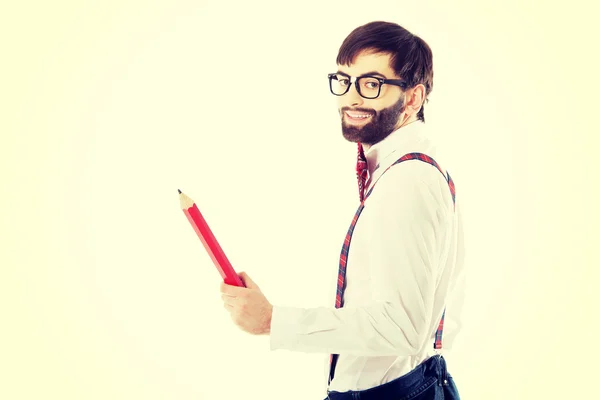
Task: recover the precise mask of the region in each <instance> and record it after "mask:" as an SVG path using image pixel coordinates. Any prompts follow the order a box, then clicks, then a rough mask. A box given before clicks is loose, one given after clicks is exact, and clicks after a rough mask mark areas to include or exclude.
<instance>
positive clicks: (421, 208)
mask: <svg viewBox="0 0 600 400" xmlns="http://www.w3.org/2000/svg"><path fill="white" fill-rule="evenodd" d="M412 152H421V153H424V154H426V155H428V156H430V157H432V158H433V159H434V160H435V161H437V162H438V164H439V165H440V167H441V168H442V171H444V172H445V169H444V168H446V166H445V164H444V162H443V160H439V159H438V158H437V154H436V148H435V146H434V145H433V144H432V142H431V140H430V139H428V138H427V136H426V134H425V124H424V123H422V122H420V121H416V122H413V123H411V124H409V125H406V126H404V127H402V128H400V129H398V130H396V131H395V132H393V133H392V134H390V135H389V136H388V137H386V138H385V139H384V140H382V141H381V142H379V143H377V144H375V145H373V146H371V148H369V149H368V150H367V151H366V152H365V156H366V158H367V163H368V169H369V178H368V180H367V189H366V191H365V194H366V193H368V190H369V189H370V187H371V186H372V185H373V183H374V182H376V186H375V188H374V189H373V192H372V193H371V195H370V197H369V198H368V199H367V200H366V202H365V207H364V209H363V211H362V214H361V216H360V217H359V219H358V223H357V224H356V227H355V229H354V233H353V235H352V240H351V243H350V249H349V253H348V262H347V267H346V289H345V292H344V305H343V307H342V308H339V309H336V308H335V307H334V301H333V300H332V305H331V306H330V307H318V308H308V309H307V308H296V307H280V306H274V307H273V315H272V320H271V334H270V347H271V350H276V349H287V350H292V351H301V352H311V353H312V352H320V353H325V354H327V360H326V362H327V365H329V354H339V358H338V361H337V366H336V369H335V376H334V379H333V380H332V381H331V384H330V386H329V390H331V391H339V392H345V391H348V390H365V389H369V388H372V387H375V386H379V385H381V384H384V383H386V382H389V381H391V380H393V379H396V378H398V377H400V376H402V375H405V374H407V373H408V372H410V371H411V370H412V369H414V368H415V367H417V366H418V365H419V364H421V363H422V362H424V361H425V360H427V359H428V358H429V357H431V356H432V355H435V354H436V350H434V348H433V343H434V340H435V332H436V330H437V328H438V324H439V322H440V319H441V317H442V313H443V311H444V307H446V315H445V319H444V330H443V336H442V343H443V348H444V349H449V348H451V347H452V343H453V342H454V338H455V337H456V334H457V333H458V331H459V329H460V314H461V309H462V304H463V296H464V284H465V273H464V250H463V232H462V219H461V215H460V182H455V184H456V208H455V207H454V204H453V202H452V196H451V193H450V188H449V186H448V183H447V181H446V179H445V178H444V176H443V175H442V174H441V173H440V171H439V170H438V169H437V168H436V167H434V166H433V165H431V164H428V163H425V162H422V161H419V160H409V161H404V162H402V163H400V164H398V165H395V166H393V167H391V168H390V169H389V170H388V171H387V172H386V173H385V175H383V177H382V178H381V179H379V178H380V177H381V175H382V173H383V172H384V171H385V170H386V169H387V167H388V166H390V165H391V164H393V163H394V162H395V161H396V160H397V159H398V158H400V157H401V156H403V155H404V154H406V153H412ZM378 164H379V167H378V168H377V169H376V170H375V168H376V166H377V165H378ZM449 169H451V168H449ZM450 176H452V173H450ZM378 179H379V180H378ZM357 201H358V195H357ZM351 220H352V216H351V215H349V216H348V227H349V226H350V222H351ZM343 239H344V238H343V237H340V248H341V244H342V241H343ZM331 268H335V269H336V271H337V268H338V266H337V265H336V266H331ZM334 289H335V288H332V290H334ZM327 373H328V368H327Z"/></svg>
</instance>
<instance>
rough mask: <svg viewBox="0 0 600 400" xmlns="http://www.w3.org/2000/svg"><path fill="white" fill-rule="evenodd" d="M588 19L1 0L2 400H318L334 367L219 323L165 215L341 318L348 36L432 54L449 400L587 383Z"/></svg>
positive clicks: (570, 8)
mask: <svg viewBox="0 0 600 400" xmlns="http://www.w3.org/2000/svg"><path fill="white" fill-rule="evenodd" d="M590 7H591V6H588V5H586V4H584V2H576V1H575V2H569V3H563V2H542V1H531V0H529V1H505V2H501V3H500V2H483V1H458V2H453V3H452V4H449V3H448V2H442V1H419V2H416V1H370V2H358V1H346V2H323V1H320V2H297V3H293V4H290V3H286V2H275V1H273V2H266V1H262V2H256V1H255V2H243V1H238V2H221V3H219V4H216V3H215V2H211V3H209V2H198V1H171V2H141V1H134V0H128V1H108V2H97V3H94V4H89V3H86V4H83V3H80V2H68V1H61V2H52V3H50V2H19V3H18V5H2V11H1V12H0V15H2V17H1V19H2V23H1V24H0V37H2V39H1V40H2V41H1V42H0V43H1V44H2V49H3V51H2V58H3V60H2V63H1V64H2V66H0V68H2V73H1V74H0V76H1V77H0V83H1V87H2V88H3V89H1V90H0V92H1V93H2V95H1V103H0V105H1V109H0V110H1V111H0V112H1V118H0V120H1V121H2V125H3V127H2V130H1V138H2V145H1V146H0V152H2V154H1V155H2V158H1V161H0V162H1V163H2V171H1V176H2V197H1V201H2V210H3V211H2V221H1V222H2V225H1V226H2V231H1V233H2V238H1V239H2V241H1V243H2V245H1V246H2V247H1V252H0V254H1V257H2V263H1V274H2V276H1V277H0V282H1V284H2V290H1V291H0V299H1V302H0V304H1V305H0V311H1V312H2V314H1V317H2V318H1V319H0V324H1V325H2V328H1V329H0V337H1V341H0V392H1V393H2V394H1V396H0V397H2V398H5V399H50V398H52V399H54V398H56V399H59V398H60V399H149V400H150V399H211V398H217V397H218V398H225V399H229V398H231V399H233V398H261V399H321V398H322V397H323V393H324V386H323V385H324V371H323V360H324V358H325V357H327V355H325V354H323V355H315V354H302V353H292V352H286V351H280V352H270V351H269V343H268V338H267V337H253V336H250V335H247V334H245V333H243V332H241V331H240V330H238V329H237V328H236V327H235V326H234V325H233V323H232V322H231V321H230V320H229V316H228V314H227V313H226V311H225V310H224V309H223V307H222V303H221V299H220V296H219V281H220V279H219V276H218V274H217V272H216V271H215V269H214V267H213V265H212V264H211V262H210V259H209V258H208V256H207V255H206V254H205V252H204V250H203V248H202V247H201V244H200V242H199V241H198V238H197V237H195V235H194V233H193V231H192V230H191V228H190V226H189V224H188V222H187V221H186V219H185V217H184V215H183V213H182V212H181V210H180V209H179V203H178V197H177V191H176V190H177V189H178V188H181V189H182V190H183V191H185V192H186V193H187V194H188V195H190V196H191V197H192V198H194V199H195V200H196V202H197V203H198V206H199V207H200V209H201V211H202V212H203V214H204V216H205V217H206V219H207V220H208V222H209V223H210V225H211V227H212V229H213V232H214V233H215V235H216V236H217V238H218V239H219V241H220V243H221V244H222V245H223V247H224V249H225V251H226V252H227V254H228V256H229V259H230V260H231V262H232V263H233V264H234V266H235V267H236V268H237V270H238V271H246V272H248V273H249V274H250V276H251V277H252V278H253V279H254V280H255V281H256V282H257V283H258V284H259V285H260V286H261V288H262V289H263V291H264V292H265V294H266V296H267V298H268V299H269V300H270V301H271V302H273V303H275V304H281V305H294V306H299V307H316V306H323V305H326V306H327V305H333V292H334V290H335V274H336V272H337V262H338V256H339V250H340V248H341V244H342V240H343V237H344V234H345V232H346V229H347V227H348V224H349V223H350V220H351V218H352V215H353V213H354V211H355V207H356V205H357V203H356V186H355V185H356V183H355V175H354V173H353V168H354V162H355V147H354V144H351V143H347V142H345V140H344V139H343V138H342V135H341V132H340V126H339V119H338V114H337V110H336V103H335V98H334V97H333V96H332V95H330V93H329V91H328V87H327V79H326V74H327V73H328V72H331V71H333V70H334V69H335V68H336V65H335V56H336V54H337V50H338V47H339V45H340V44H341V42H342V40H343V39H344V38H345V37H346V35H347V34H348V33H350V31H351V30H352V29H354V28H355V27H356V26H358V25H361V24H364V23H367V22H370V21H373V20H386V21H392V22H396V23H399V24H400V25H402V26H404V27H406V28H407V29H409V30H410V31H412V32H413V33H415V34H417V35H419V36H421V37H422V38H423V39H424V40H425V41H427V42H428V43H429V45H430V46H431V48H432V50H433V53H434V70H435V78H434V89H433V93H432V95H431V98H430V102H429V104H427V105H426V118H427V125H428V126H429V127H430V132H432V134H433V135H434V138H435V140H437V142H438V143H439V145H440V147H441V150H442V152H443V154H444V157H445V158H446V159H447V160H448V161H447V162H448V165H447V166H446V167H447V168H448V169H449V170H450V173H451V174H452V176H453V179H454V180H455V182H456V185H457V192H458V196H460V197H461V200H462V202H463V210H464V213H465V226H466V228H465V229H466V235H467V237H466V239H467V262H468V269H469V276H468V280H469V283H468V285H469V286H468V292H467V304H466V309H465V312H464V320H465V329H464V331H463V333H462V335H461V336H460V337H459V339H458V341H457V343H456V348H455V349H454V351H453V352H452V353H451V354H448V365H449V368H450V369H451V373H452V374H453V375H454V376H455V378H456V382H457V384H458V387H459V390H460V392H461V396H462V398H464V399H466V400H469V399H484V398H485V399H489V400H493V399H507V398H509V399H515V400H516V399H532V398H575V397H579V396H581V395H585V394H587V393H588V392H591V391H592V389H593V387H592V386H593V385H594V382H595V381H594V378H595V377H596V374H594V373H593V372H594V371H597V366H596V363H597V362H596V360H597V359H598V358H597V355H595V354H594V353H593V350H594V345H595V341H596V340H597V339H596V337H595V333H594V328H597V326H598V325H597V322H595V321H594V319H595V315H596V313H597V311H596V310H597V305H598V301H597V295H596V293H597V292H596V290H595V286H596V284H595V282H596V281H595V279H596V278H597V277H598V273H597V272H596V271H595V267H597V266H598V260H597V258H596V259H595V260H593V259H592V257H593V256H595V254H593V251H592V250H593V246H594V245H595V244H596V242H597V237H598V235H597V233H594V230H593V229H594V227H595V226H596V225H597V223H598V219H597V218H598V213H597V211H596V210H595V209H594V207H595V206H596V204H597V202H598V194H597V190H596V187H597V178H596V176H595V173H594V172H595V171H596V170H597V163H596V162H595V160H593V157H594V155H595V153H596V152H595V151H594V150H595V149H596V147H597V144H598V141H597V139H596V136H597V132H598V130H597V125H596V124H595V118H594V117H595V113H596V110H595V107H593V106H594V105H595V104H594V102H593V100H592V96H593V94H595V93H596V90H597V86H595V85H597V83H598V78H597V75H596V74H597V72H596V71H597V70H598V64H597V60H595V57H594V56H593V51H594V50H593V49H595V48H596V46H595V44H594V37H597V34H598V33H597V32H595V33H594V32H592V30H593V29H596V27H595V26H594V25H593V24H594V21H593V19H592V15H593V12H592V10H591V8H590Z"/></svg>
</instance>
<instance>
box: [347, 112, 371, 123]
mask: <svg viewBox="0 0 600 400" xmlns="http://www.w3.org/2000/svg"><path fill="white" fill-rule="evenodd" d="M344 114H345V115H346V119H347V120H348V121H350V122H355V123H356V122H358V123H363V122H365V121H368V120H370V119H371V117H373V114H369V113H364V112H358V111H344Z"/></svg>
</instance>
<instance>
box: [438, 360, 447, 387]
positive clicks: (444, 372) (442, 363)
mask: <svg viewBox="0 0 600 400" xmlns="http://www.w3.org/2000/svg"><path fill="white" fill-rule="evenodd" d="M440 366H441V368H442V385H444V386H448V369H447V367H446V360H445V359H444V357H443V356H440Z"/></svg>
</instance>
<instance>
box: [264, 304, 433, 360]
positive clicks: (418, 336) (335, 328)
mask: <svg viewBox="0 0 600 400" xmlns="http://www.w3.org/2000/svg"><path fill="white" fill-rule="evenodd" d="M416 324H417V325H415V323H413V321H411V319H410V318H409V316H408V315H407V314H406V313H405V311H404V310H403V309H402V308H401V307H400V306H398V305H392V304H390V303H375V304H372V305H369V306H365V307H360V308H340V309H334V308H325V307H319V308H309V309H304V308H292V307H274V308H273V317H272V320H271V350H277V349H285V350H291V351H302V352H306V353H331V354H353V355H358V356H361V355H363V356H376V355H405V356H409V355H413V354H416V353H417V352H418V350H419V349H420V348H421V347H422V344H423V342H424V341H425V340H426V339H427V327H428V324H429V321H428V320H425V319H418V321H417V322H416Z"/></svg>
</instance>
